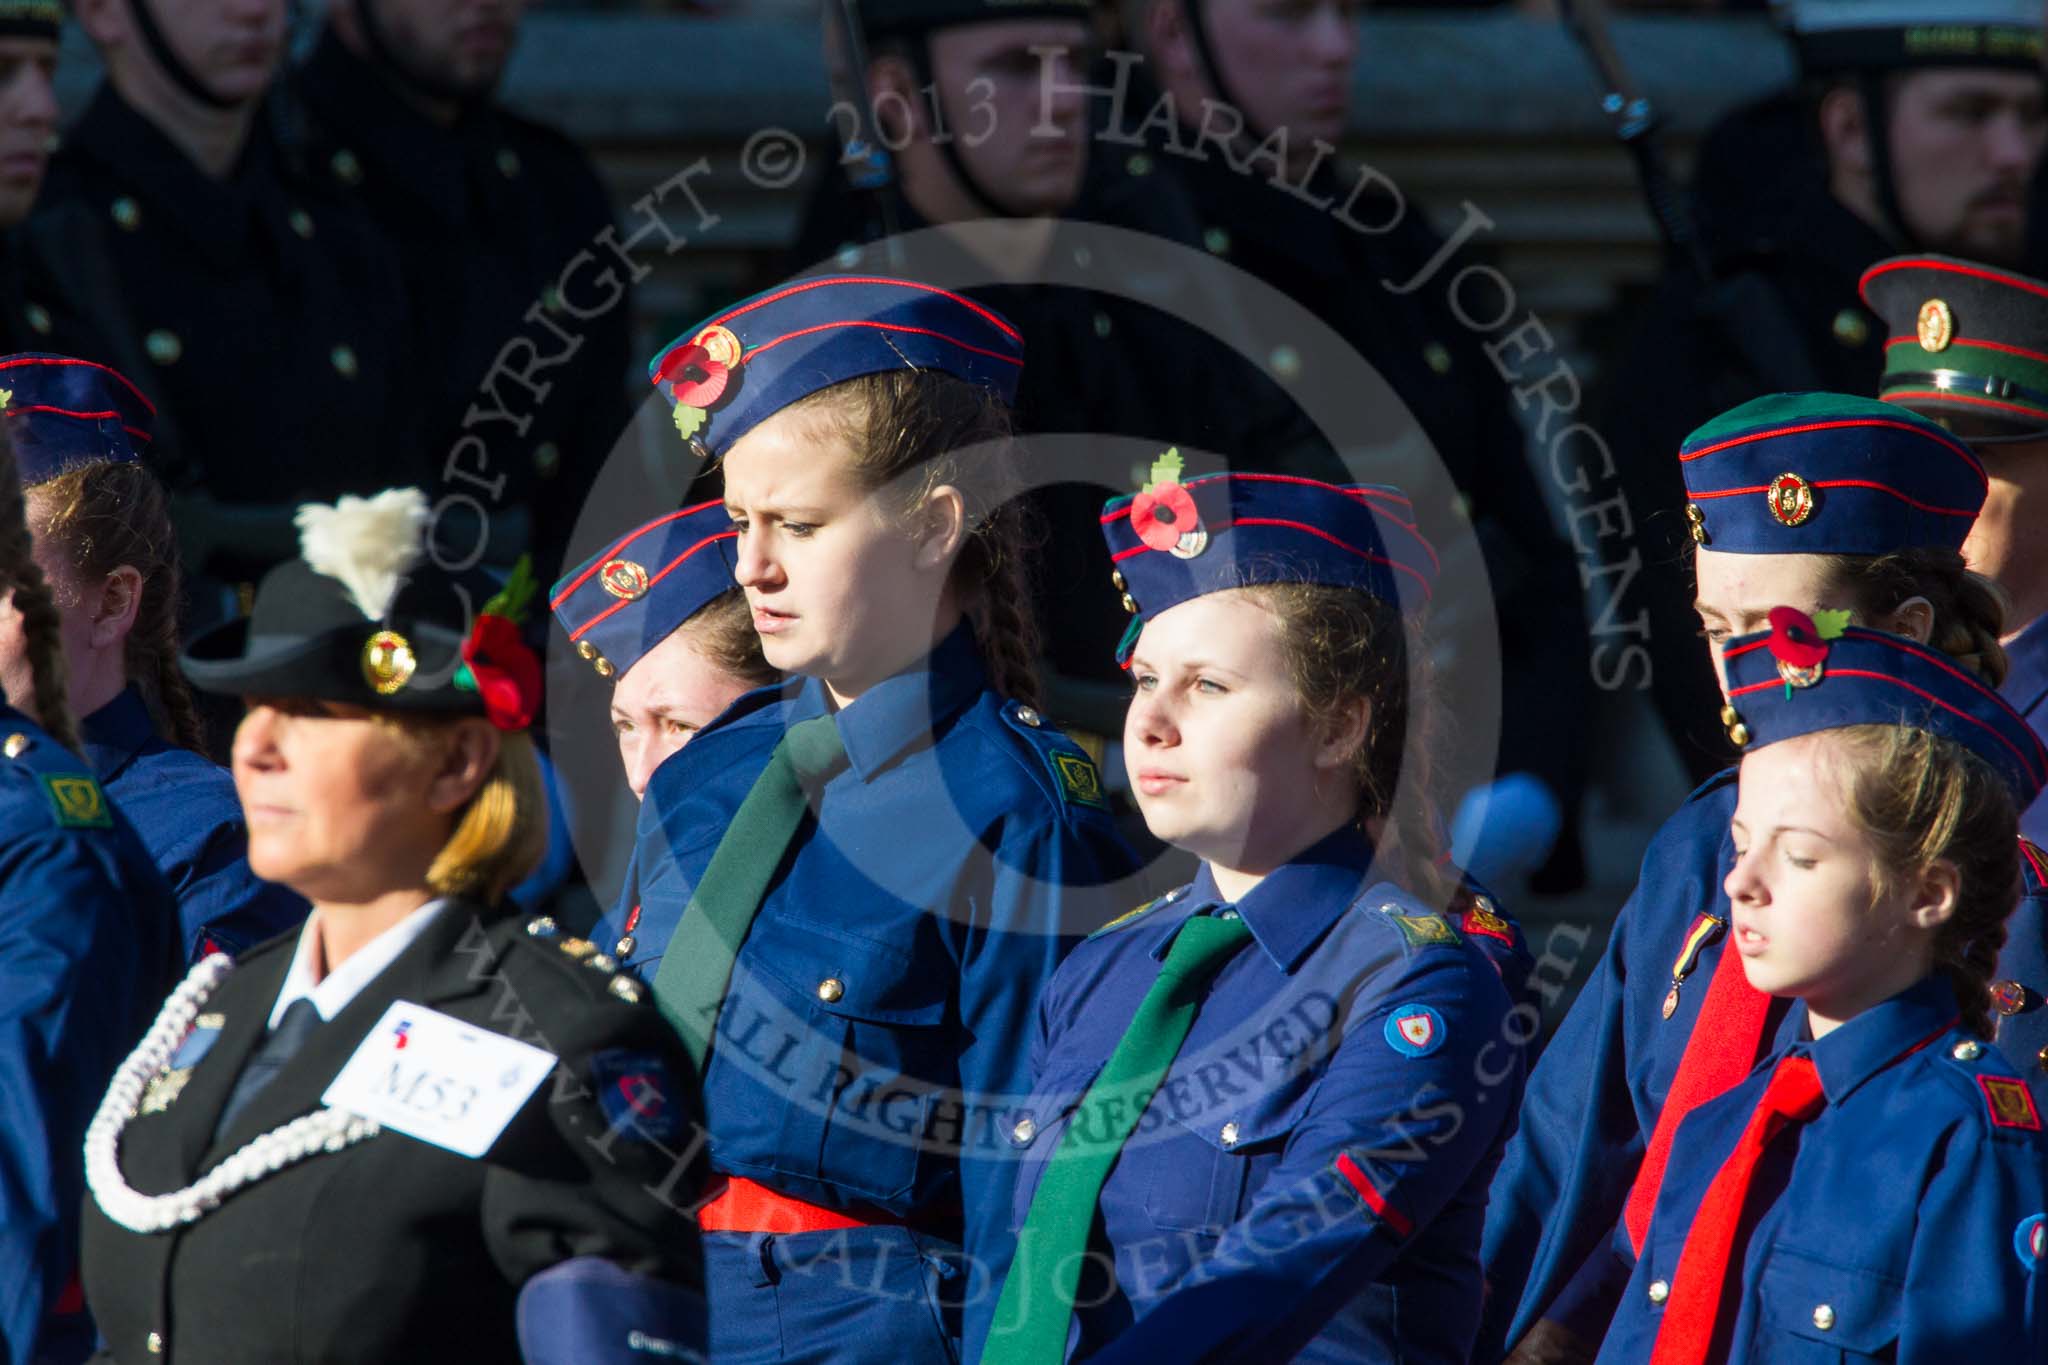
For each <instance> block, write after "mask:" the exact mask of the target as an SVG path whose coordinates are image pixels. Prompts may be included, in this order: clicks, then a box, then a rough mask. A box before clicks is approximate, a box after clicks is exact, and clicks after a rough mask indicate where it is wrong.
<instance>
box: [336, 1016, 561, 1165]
mask: <svg viewBox="0 0 2048 1365" xmlns="http://www.w3.org/2000/svg"><path fill="white" fill-rule="evenodd" d="M554 1067H555V1054H554V1053H552V1052H545V1051H543V1050H541V1049H540V1048H537V1047H534V1046H532V1045H531V1044H528V1043H522V1042H520V1041H519V1040H518V1039H516V1038H507V1037H506V1036H505V1035H504V1034H502V1033H492V1032H491V1031H490V1030H488V1029H480V1028H474V1027H472V1026H471V1025H468V1024H465V1023H463V1022H462V1021H461V1020H459V1019H453V1018H450V1017H449V1016H448V1015H445V1014H442V1013H440V1012H439V1011H438V1010H430V1009H428V1008H426V1007H425V1006H424V1005H415V1004H412V1003H411V1002H410V1001H405V1000H399V1001H395V1002H393V1003H392V1006H391V1008H389V1009H387V1010H385V1011H384V1017H383V1019H382V1020H380V1021H379V1022H378V1024H377V1027H375V1028H373V1029H371V1030H370V1032H369V1034H368V1035H367V1036H366V1037H365V1038H364V1039H363V1041H362V1043H361V1045H360V1046H358V1047H357V1048H356V1050H355V1055H354V1056H352V1057H350V1058H349V1059H348V1064H347V1065H346V1066H344V1067H342V1069H341V1074H340V1075H338V1076H336V1077H335V1078H334V1083H333V1084H332V1085H330V1086H328V1087H327V1093H326V1094H324V1095H322V1096H321V1097H320V1099H321V1102H322V1103H324V1104H326V1105H328V1106H329V1107H331V1108H335V1109H346V1110H348V1111H349V1112H350V1113H355V1114H361V1115H362V1116H363V1117H364V1118H370V1119H375V1120H376V1121H377V1122H378V1123H381V1124H383V1125H384V1126H385V1127H386V1128H392V1129H396V1130H397V1131H399V1132H401V1133H404V1134H406V1135H407V1136H408V1137H415V1138H418V1139H419V1140H420V1141H422V1142H431V1143H433V1144H434V1145H435V1146H436V1147H445V1148H447V1149H448V1150H449V1151H451V1152H454V1153H456V1154H457V1155H460V1156H467V1157H479V1156H482V1155H483V1154H484V1153H485V1152H487V1151H489V1150H490V1148H491V1144H492V1143H493V1142H496V1141H497V1140H498V1134H500V1133H502V1132H504V1131H505V1125H506V1124H508V1123H510V1122H512V1117H513V1115H515V1114H517V1113H518V1112H519V1110H520V1107H521V1106H522V1105H524V1104H525V1103H526V1101H527V1098H528V1097H529V1096H531V1095H532V1094H533V1092H534V1091H535V1090H536V1089H537V1088H538V1087H539V1085H540V1083H541V1081H542V1080H544V1079H545V1078H546V1077H547V1075H548V1073H549V1072H550V1071H553V1070H554Z"/></svg>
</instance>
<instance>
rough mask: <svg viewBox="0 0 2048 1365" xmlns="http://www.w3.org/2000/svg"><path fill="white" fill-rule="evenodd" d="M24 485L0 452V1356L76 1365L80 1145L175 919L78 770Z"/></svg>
mask: <svg viewBox="0 0 2048 1365" xmlns="http://www.w3.org/2000/svg"><path fill="white" fill-rule="evenodd" d="M12 425H13V424H12V423H9V424H8V426H9V427H12ZM20 487H21V481H20V479H19V478H18V477H17V475H16V473H15V469H14V456H13V452H12V447H11V445H10V444H9V443H8V442H7V441H6V440H5V439H0V585H4V589H5V592H6V600H7V602H8V604H9V608H8V609H9V611H10V612H11V613H12V614H14V615H15V616H16V617H18V627H19V631H20V636H21V656H20V660H19V663H18V666H17V668H16V669H14V670H12V671H11V674H10V682H13V681H16V680H18V681H19V683H20V687H21V691H22V694H23V695H22V698H21V701H20V703H19V705H20V706H21V708H22V709H20V710H17V709H16V708H15V706H14V705H10V704H8V703H6V702H0V832H4V833H0V1284H4V1285H6V1286H7V1289H8V1292H7V1294H6V1295H5V1296H4V1298H0V1358H5V1359H8V1360H40V1359H49V1360H54V1361H71V1360H78V1359H81V1358H83V1356H84V1355H85V1354H86V1353H87V1352H88V1351H90V1350H91V1348H92V1324H91V1321H90V1320H89V1319H87V1318H86V1316H85V1314H84V1311H83V1309H84V1300H83V1297H82V1295H81V1294H80V1292H79V1286H78V1280H77V1273H76V1272H77V1266H78V1209H79V1205H80V1203H81V1201H82V1199H83V1197H84V1193H85V1167H84V1161H83V1158H82V1157H81V1155H80V1154H81V1152H82V1151H83V1148H84V1139H85V1131H86V1127H87V1124H88V1122H89V1121H90V1120H91V1118H92V1111H93V1106H94V1105H96V1104H98V1103H99V1096H100V1095H101V1094H102V1093H103V1092H104V1091H105V1090H106V1086H107V1078H108V1077H109V1076H110V1075H112V1074H113V1072H114V1068H115V1067H116V1066H117V1065H118V1064H119V1063H120V1060H121V1058H122V1056H123V1055H124V1054H125V1052H126V1051H127V1049H128V1048H129V1047H130V1046H131V1045H132V1044H133V1043H134V1041H135V1038H136V1037H137V1036H138V1035H139V1034H140V1033H141V1031H142V1027H143V1025H144V1024H145V1023H146V1022H147V1021H148V1019H149V1016H150V1012H151V1011H152V1010H154V1009H155V1007H156V1002H157V1001H158V1000H160V999H162V997H163V992H164V991H165V990H166V989H167V988H168V987H169V985H170V982H171V981H172V979H173V978H174V974H175V972H176V970H177V968H178V966H179V965H180V953H179V948H178V940H177V930H178V918H177V903H176V902H175V901H173V900H172V899H171V894H170V891H169V890H168V889H167V888H166V887H165V886H164V883H163V878H162V877H161V876H160V875H159V874H158V872H157V870H156V868H155V867H154V866H153V865H152V864H151V862H150V859H149V855H148V853H147V852H146V851H145V850H144V849H143V847H142V845H141V843H140V842H139V841H138V840H137V839H136V837H135V832H134V830H133V829H132V828H131V827H130V826H129V824H128V822H127V821H126V819H124V818H123V817H122V816H121V815H120V814H119V813H118V812H116V811H115V810H114V808H113V807H112V805H111V803H109V802H108V801H107V799H106V795H105V793H104V792H102V791H101V790H100V787H99V784H98V783H97V782H96V781H95V780H94V778H93V776H92V773H91V771H90V770H89V769H87V768H86V766H85V765H84V764H83V763H82V762H81V761H80V760H79V758H78V756H77V754H76V747H77V740H76V738H75V737H74V735H73V733H72V723H71V718H70V713H69V711H68V709H67V708H66V706H65V701H64V657H63V646H62V644H61V642H60V640H59V633H60V631H61V628H62V627H61V625H60V622H59V617H58V612H57V608H56V607H55V605H54V604H53V603H52V602H51V600H50V592H49V589H48V586H47V585H46V584H45V582H44V579H43V576H42V572H41V570H40V569H38V568H37V566H36V562H35V560H34V558H33V557H32V553H31V541H30V537H29V530H28V523H27V521H26V519H25V518H24V517H23V514H22V499H21V492H20ZM11 690H12V689H10V691H11ZM39 1351H40V1352H41V1353H42V1354H40V1355H39V1354H38V1352H39Z"/></svg>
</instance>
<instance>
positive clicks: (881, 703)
mask: <svg viewBox="0 0 2048 1365" xmlns="http://www.w3.org/2000/svg"><path fill="white" fill-rule="evenodd" d="M987 687H988V675H987V672H986V671H985V670H984V669H983V668H982V665H981V654H980V651H979V650H978V649H977V648H976V647H975V643H974V632H973V631H972V630H971V629H970V628H969V627H968V625H967V623H966V622H964V621H963V622H962V623H961V624H959V625H958V626H955V627H954V628H953V630H952V633H951V634H949V635H947V636H946V638H945V639H944V640H941V641H940V642H939V645H938V648H936V649H934V650H933V651H932V652H931V653H930V654H928V655H926V656H925V657H924V658H923V659H921V660H919V661H918V662H917V663H916V664H914V665H912V666H911V667H910V668H908V669H906V670H904V671H903V672H901V673H898V674H897V675H896V676H895V677H893V678H886V679H884V680H883V681H881V682H878V683H876V684H875V685H874V686H873V687H871V688H869V689H868V690H867V691H865V692H863V693H862V694H861V695H860V696H859V697H858V698H856V699H855V700H854V702H853V704H852V705H850V706H847V707H845V708H844V709H842V710H841V711H840V712H839V714H838V716H837V717H836V720H837V723H838V726H839V739H840V742H841V743H842V744H844V745H845V746H846V758H847V762H848V763H849V765H850V766H851V767H852V769H853V774H854V776H856V777H858V778H859V779H860V780H861V781H863V782H870V781H873V780H874V777H875V775H876V774H877V773H879V772H881V771H882V769H884V768H886V767H888V766H889V764H891V763H893V762H894V761H895V760H896V759H898V758H900V757H902V755H903V753H904V752H905V751H906V750H908V749H911V748H913V747H916V746H922V745H929V744H930V743H931V742H932V738H933V736H934V735H936V734H937V733H938V731H939V728H940V727H941V726H943V725H945V724H946V723H947V722H948V721H950V720H952V719H953V718H954V717H956V716H958V715H959V714H960V713H961V712H963V711H965V710H966V709H967V708H968V707H970V706H972V705H973V704H974V701H975V699H976V698H977V697H979V696H980V695H981V694H982V692H983V691H985V690H986V689H987ZM830 710H831V705H830V702H829V700H828V699H827V697H826V694H825V684H824V683H823V682H821V681H819V680H818V679H816V678H808V679H806V680H805V681H804V683H803V685H802V686H801V687H799V688H798V689H797V692H796V695H795V696H794V697H792V698H791V699H790V702H789V707H788V713H787V717H786V723H787V724H790V725H794V724H796V723H797V722H798V721H801V720H809V719H810V718H812V717H813V716H822V715H824V714H826V713H827V712H828V711H830Z"/></svg>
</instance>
